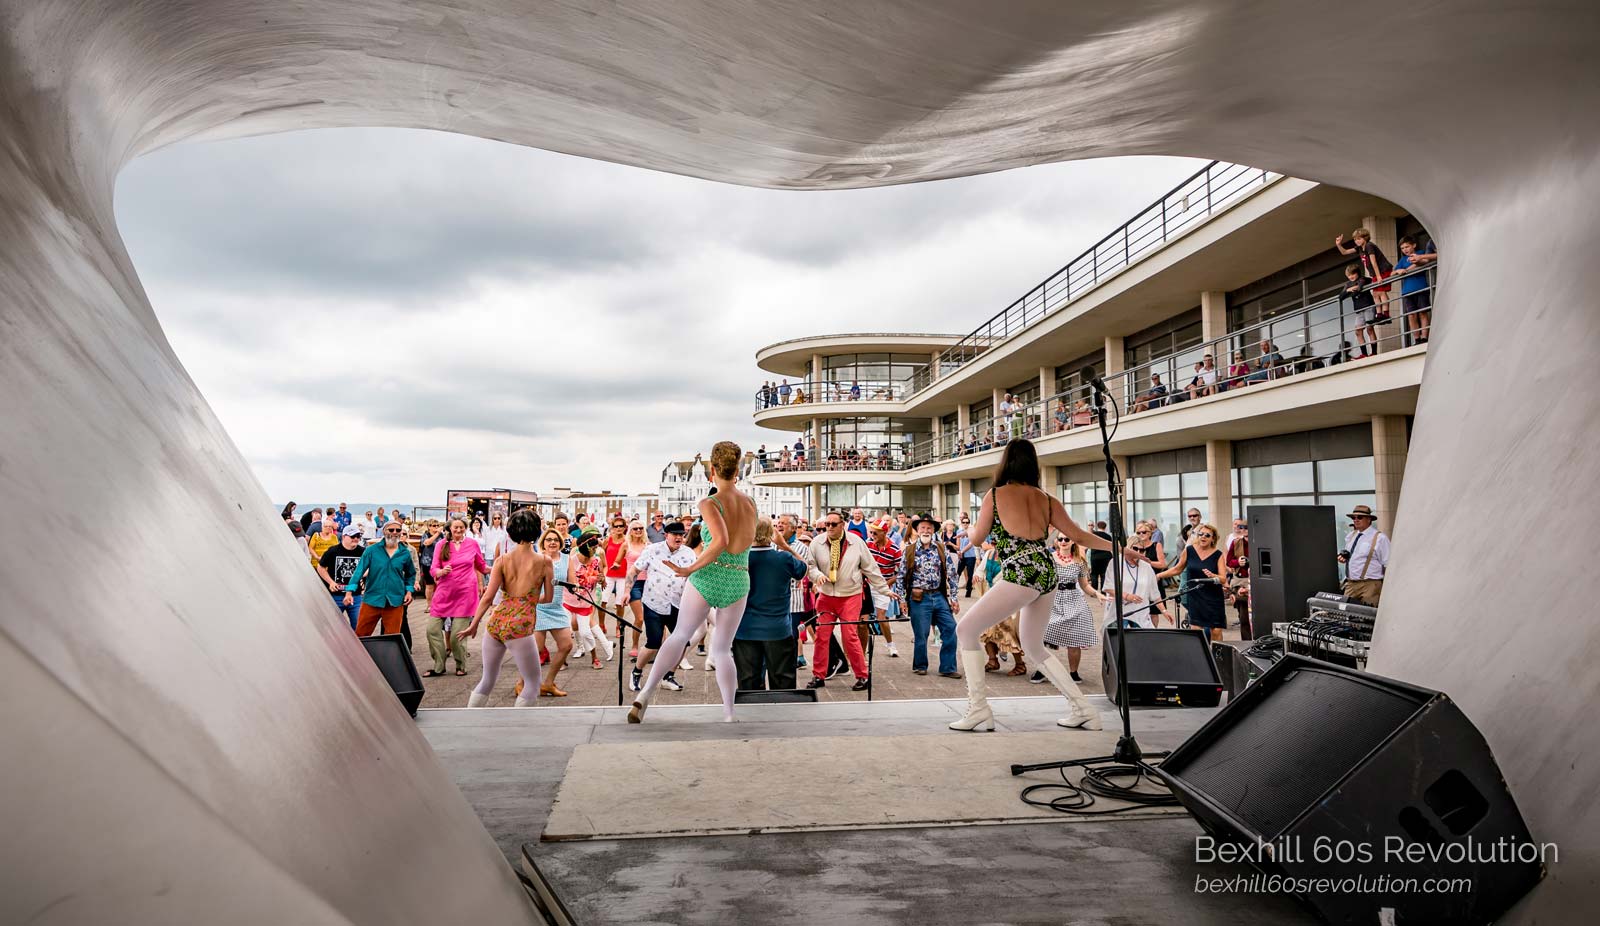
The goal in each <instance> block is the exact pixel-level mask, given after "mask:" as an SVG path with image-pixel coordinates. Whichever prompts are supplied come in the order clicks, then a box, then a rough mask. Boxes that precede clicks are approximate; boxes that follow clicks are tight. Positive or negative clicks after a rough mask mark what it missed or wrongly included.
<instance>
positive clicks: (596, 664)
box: [590, 656, 605, 669]
mask: <svg viewBox="0 0 1600 926" xmlns="http://www.w3.org/2000/svg"><path fill="white" fill-rule="evenodd" d="M590 668H594V669H604V668H605V663H602V662H601V661H600V657H599V656H596V657H594V665H592V666H591V667H590Z"/></svg>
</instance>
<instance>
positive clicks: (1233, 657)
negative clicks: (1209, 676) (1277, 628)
mask: <svg viewBox="0 0 1600 926" xmlns="http://www.w3.org/2000/svg"><path fill="white" fill-rule="evenodd" d="M1250 646H1251V642H1250V641H1249V640H1238V641H1227V642H1224V641H1221V640H1219V641H1217V642H1215V643H1213V644H1211V659H1212V661H1213V662H1215V663H1216V665H1217V674H1218V675H1219V676H1221V677H1222V687H1223V688H1224V689H1226V690H1227V692H1228V698H1229V699H1230V700H1231V699H1233V698H1237V697H1238V696H1239V692H1241V691H1244V690H1245V689H1246V688H1248V687H1249V686H1250V685H1251V684H1252V683H1253V682H1255V680H1256V679H1258V678H1260V677H1261V676H1262V675H1264V674H1266V671H1267V670H1268V669H1270V668H1272V660H1271V659H1267V658H1264V657H1261V656H1251V655H1250V654H1249V653H1246V652H1245V650H1247V649H1249V648H1250Z"/></svg>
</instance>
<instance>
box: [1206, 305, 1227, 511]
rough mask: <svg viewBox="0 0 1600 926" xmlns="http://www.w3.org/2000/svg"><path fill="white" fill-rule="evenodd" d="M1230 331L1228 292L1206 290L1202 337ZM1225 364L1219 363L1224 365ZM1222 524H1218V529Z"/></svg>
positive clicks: (1210, 337) (1209, 337)
mask: <svg viewBox="0 0 1600 926" xmlns="http://www.w3.org/2000/svg"><path fill="white" fill-rule="evenodd" d="M1227 333H1228V294H1227V293H1219V292H1204V293H1201V294H1200V338H1201V340H1205V341H1214V340H1216V339H1217V338H1220V337H1223V336H1224V335H1226V334H1227ZM1224 365H1225V364H1219V366H1224ZM1220 529H1221V526H1220V525H1219V526H1218V530H1220Z"/></svg>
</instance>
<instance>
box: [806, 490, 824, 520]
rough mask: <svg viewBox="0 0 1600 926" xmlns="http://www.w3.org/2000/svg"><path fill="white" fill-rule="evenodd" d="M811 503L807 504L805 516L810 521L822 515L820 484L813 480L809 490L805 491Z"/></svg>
mask: <svg viewBox="0 0 1600 926" xmlns="http://www.w3.org/2000/svg"><path fill="white" fill-rule="evenodd" d="M806 495H807V496H808V497H809V499H810V502H811V504H810V505H808V506H807V510H806V517H807V518H808V519H810V520H812V521H815V520H816V519H818V518H820V517H822V485H821V484H820V483H816V482H813V483H812V484H811V491H810V492H807V493H806Z"/></svg>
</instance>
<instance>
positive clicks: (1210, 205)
mask: <svg viewBox="0 0 1600 926" xmlns="http://www.w3.org/2000/svg"><path fill="white" fill-rule="evenodd" d="M1282 176H1283V175H1282V174H1276V173H1272V172H1271V171H1267V170H1262V169H1259V168H1254V167H1245V166H1243V165H1240V164H1228V163H1225V162H1222V161H1212V162H1211V163H1210V164H1207V165H1206V166H1205V167H1203V168H1201V169H1200V170H1199V171H1197V172H1196V173H1195V174H1194V175H1193V176H1191V177H1189V178H1188V179H1187V180H1184V181H1183V182H1182V183H1180V184H1178V185H1177V186H1176V187H1174V188H1173V189H1172V191H1171V192H1169V193H1167V194H1166V195H1165V196H1163V197H1161V199H1159V200H1157V201H1156V202H1155V203H1154V204H1152V205H1151V206H1149V207H1147V208H1146V209H1145V210H1144V211H1142V212H1140V213H1139V214H1138V215H1136V216H1134V217H1133V218H1132V219H1129V220H1128V221H1127V222H1125V223H1123V225H1122V226H1121V227H1120V228H1118V229H1116V230H1115V231H1113V232H1111V234H1109V235H1106V236H1105V237H1104V238H1101V239H1100V240H1099V241H1098V242H1096V243H1095V244H1094V245H1093V246H1092V247H1090V248H1089V249H1088V250H1086V251H1084V252H1083V253H1082V254H1080V255H1078V256H1077V257H1075V258H1073V259H1072V260H1071V261H1069V262H1068V263H1067V265H1066V266H1064V267H1062V268H1061V269H1060V270H1057V271H1056V272H1055V273H1053V274H1051V275H1050V276H1048V277H1046V278H1045V279H1044V281H1043V282H1041V283H1039V285H1037V286H1035V287H1034V288H1033V289H1030V290H1028V292H1026V293H1024V294H1023V295H1022V297H1021V298H1019V299H1017V301H1015V302H1013V303H1012V304H1011V305H1009V306H1006V308H1005V309H1003V310H1001V311H1000V312H999V313H997V314H996V315H994V316H993V317H992V318H990V319H989V320H988V321H986V322H984V323H983V324H982V325H980V326H979V327H978V328H977V329H976V330H974V331H973V332H972V333H971V334H969V335H967V336H966V337H965V338H962V339H961V341H960V342H958V343H956V344H955V345H953V346H951V347H949V348H947V349H946V350H945V351H944V353H942V354H941V355H940V356H939V362H938V364H937V366H936V367H934V366H930V367H928V368H926V369H924V370H920V371H918V372H917V373H916V374H915V375H913V376H912V377H911V380H910V384H909V388H908V390H907V394H908V395H914V394H916V393H918V392H921V391H922V390H923V389H926V388H927V387H928V386H930V385H932V384H933V383H934V382H935V381H936V380H939V379H942V378H944V377H946V376H949V375H950V374H951V373H954V372H955V371H956V370H959V369H960V368H961V367H963V366H965V365H966V364H968V363H971V362H972V361H973V360H975V359H977V358H978V357H980V356H982V355H983V354H984V353H985V352H987V351H989V350H990V349H992V348H993V347H994V346H995V345H997V344H999V343H1000V342H1001V341H1004V340H1006V339H1007V338H1010V337H1012V336H1013V335H1015V334H1018V333H1019V332H1021V331H1022V330H1023V329H1025V328H1027V327H1028V326H1029V325H1031V324H1033V323H1035V322H1037V321H1039V320H1040V319H1042V318H1044V317H1045V316H1046V315H1048V314H1050V313H1051V312H1054V311H1056V310H1058V309H1060V308H1062V307H1064V306H1066V305H1069V304H1071V303H1072V301H1073V300H1075V299H1077V298H1078V297H1080V296H1082V295H1083V294H1084V293H1087V292H1088V291H1090V290H1092V289H1094V288H1095V287H1096V286H1099V285H1100V284H1101V283H1102V282H1104V281H1106V280H1109V279H1111V278H1112V277H1114V276H1116V275H1117V274H1119V273H1121V272H1122V271H1123V270H1126V269H1127V268H1129V267H1131V266H1133V265H1134V264H1136V263H1138V262H1139V260H1140V259H1142V258H1144V257H1146V256H1148V255H1149V254H1151V253H1152V252H1154V251H1156V250H1158V249H1159V248H1160V247H1161V246H1162V245H1163V244H1165V243H1166V242H1167V241H1169V240H1171V239H1172V238H1173V237H1174V236H1176V235H1177V234H1178V233H1180V232H1184V231H1187V230H1188V229H1190V228H1191V227H1193V226H1195V225H1197V224H1199V223H1201V222H1203V221H1204V220H1205V219H1207V218H1209V217H1210V216H1212V215H1213V214H1215V213H1216V212H1218V211H1219V210H1220V209H1222V208H1223V207H1224V206H1228V205H1231V204H1232V203H1233V202H1234V201H1236V200H1238V199H1240V198H1241V197H1242V196H1243V195H1244V194H1245V193H1248V192H1250V191H1253V190H1256V189H1259V188H1263V187H1265V186H1267V185H1269V184H1271V183H1272V182H1273V181H1275V180H1278V179H1280V178H1281V177H1282Z"/></svg>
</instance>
